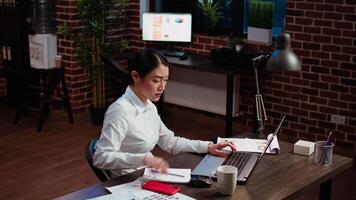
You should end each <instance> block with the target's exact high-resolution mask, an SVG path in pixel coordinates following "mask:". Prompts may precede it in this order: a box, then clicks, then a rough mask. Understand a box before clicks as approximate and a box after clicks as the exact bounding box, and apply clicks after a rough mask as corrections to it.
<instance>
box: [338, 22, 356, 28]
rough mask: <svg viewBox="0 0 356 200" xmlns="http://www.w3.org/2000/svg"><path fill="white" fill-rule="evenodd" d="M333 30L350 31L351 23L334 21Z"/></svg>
mask: <svg viewBox="0 0 356 200" xmlns="http://www.w3.org/2000/svg"><path fill="white" fill-rule="evenodd" d="M334 25H335V28H339V29H352V28H353V24H352V23H351V22H338V21H335V24H334Z"/></svg>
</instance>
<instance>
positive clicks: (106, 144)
mask: <svg viewBox="0 0 356 200" xmlns="http://www.w3.org/2000/svg"><path fill="white" fill-rule="evenodd" d="M209 143H211V142H208V141H201V140H189V139H186V138H182V137H176V136H174V133H173V132H172V131H171V130H169V129H168V128H167V127H166V126H165V125H164V124H163V122H162V121H161V118H160V117H159V115H158V113H157V108H156V106H155V105H154V104H153V103H152V102H151V101H150V100H147V102H146V103H144V102H142V101H141V100H140V99H139V98H138V97H137V96H136V94H135V93H134V92H133V91H132V89H131V88H130V86H129V87H127V89H126V92H125V94H124V95H123V96H122V97H120V98H119V99H118V100H116V101H115V102H114V103H113V104H111V105H110V107H109V108H108V110H107V111H106V114H105V119H104V124H103V128H102V131H101V136H100V139H99V140H98V142H97V143H96V151H95V154H94V156H93V163H94V166H96V167H98V168H101V169H106V170H110V171H111V172H112V174H113V175H115V176H121V175H123V174H126V173H130V172H132V171H135V170H138V169H141V168H143V167H144V161H143V160H144V157H145V156H146V155H152V153H151V151H152V150H153V148H154V147H155V145H156V144H157V145H158V146H159V147H160V148H161V149H163V150H164V151H167V152H169V153H171V154H177V153H183V152H195V153H207V151H208V144H209Z"/></svg>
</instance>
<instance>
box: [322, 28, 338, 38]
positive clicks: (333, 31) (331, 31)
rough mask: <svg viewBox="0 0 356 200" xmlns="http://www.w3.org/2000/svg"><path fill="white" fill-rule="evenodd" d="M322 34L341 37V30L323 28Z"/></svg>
mask: <svg viewBox="0 0 356 200" xmlns="http://www.w3.org/2000/svg"><path fill="white" fill-rule="evenodd" d="M322 33H323V34H325V35H331V36H341V30H339V29H332V28H324V29H323V31H322Z"/></svg>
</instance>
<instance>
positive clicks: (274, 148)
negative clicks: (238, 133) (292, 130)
mask: <svg viewBox="0 0 356 200" xmlns="http://www.w3.org/2000/svg"><path fill="white" fill-rule="evenodd" d="M271 137H272V133H271V134H269V135H268V136H267V139H250V138H221V137H218V142H222V141H231V142H233V143H234V144H235V145H236V146H237V151H239V152H240V151H241V152H255V153H262V151H263V149H264V148H265V146H266V145H267V140H269V139H270V138H271ZM225 150H231V149H230V148H229V147H227V148H225ZM279 150H280V148H279V143H278V139H277V136H275V137H274V139H273V141H272V142H271V145H270V146H269V148H268V149H267V151H266V153H278V152H279Z"/></svg>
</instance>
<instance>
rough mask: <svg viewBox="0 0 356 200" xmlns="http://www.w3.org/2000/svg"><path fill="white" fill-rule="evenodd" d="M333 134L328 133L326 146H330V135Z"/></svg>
mask: <svg viewBox="0 0 356 200" xmlns="http://www.w3.org/2000/svg"><path fill="white" fill-rule="evenodd" d="M332 134H333V132H332V131H330V133H329V135H328V138H327V139H326V144H325V145H330V144H331V135H332Z"/></svg>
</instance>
